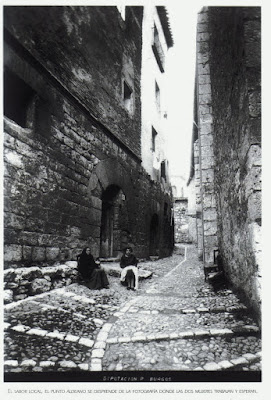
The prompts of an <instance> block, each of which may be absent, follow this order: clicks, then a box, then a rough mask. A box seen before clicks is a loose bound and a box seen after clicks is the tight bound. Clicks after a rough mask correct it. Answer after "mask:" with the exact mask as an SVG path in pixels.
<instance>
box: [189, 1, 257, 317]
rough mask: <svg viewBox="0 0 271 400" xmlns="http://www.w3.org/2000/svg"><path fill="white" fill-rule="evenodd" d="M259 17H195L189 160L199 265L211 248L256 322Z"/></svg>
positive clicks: (248, 12)
mask: <svg viewBox="0 0 271 400" xmlns="http://www.w3.org/2000/svg"><path fill="white" fill-rule="evenodd" d="M260 14H261V10H260V8H259V7H208V8H203V9H202V11H201V12H200V13H199V18H198V31H197V74H196V87H197V92H196V99H197V102H196V109H197V120H196V124H197V127H198V132H197V135H195V134H194V143H195V147H196V149H195V151H196V152H197V149H198V151H199V158H198V160H197V154H195V156H194V166H195V169H194V170H193V174H194V178H195V179H194V180H193V182H195V185H196V186H197V185H198V181H199V185H198V190H197V193H198V194H197V196H198V200H197V203H198V204H200V207H201V210H198V211H197V212H198V213H201V214H198V215H200V224H198V230H199V231H200V232H201V235H202V241H201V240H200V241H199V242H200V243H199V249H200V248H201V245H202V248H203V259H204V261H205V264H210V263H212V260H213V251H214V250H216V249H217V248H218V249H219V251H220V253H221V255H222V258H223V263H224V270H225V274H226V276H227V278H228V280H229V281H230V282H231V283H232V285H233V286H234V287H235V288H236V289H237V290H238V291H239V292H240V293H242V294H243V295H244V298H245V299H246V300H247V302H248V303H249V304H250V306H251V307H252V308H253V309H254V311H255V312H256V313H257V315H258V316H259V318H260V309H261V306H260V304H261V295H260V278H261V270H260V268H261V247H260V232H261V114H260V105H261V45H260V36H261V15H260ZM197 161H198V162H199V164H198V165H199V177H198V175H197V173H198V172H197ZM193 174H191V177H192V176H193ZM191 177H190V178H191ZM190 181H191V179H190ZM191 182H192V181H191Z"/></svg>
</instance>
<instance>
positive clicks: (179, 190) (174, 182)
mask: <svg viewBox="0 0 271 400" xmlns="http://www.w3.org/2000/svg"><path fill="white" fill-rule="evenodd" d="M170 182H171V186H172V194H173V215H174V241H175V243H190V242H191V238H190V237H189V230H188V222H189V217H188V198H187V186H186V180H185V178H184V176H182V175H171V176H170Z"/></svg>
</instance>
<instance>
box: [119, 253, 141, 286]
mask: <svg viewBox="0 0 271 400" xmlns="http://www.w3.org/2000/svg"><path fill="white" fill-rule="evenodd" d="M137 264H138V260H137V259H136V257H135V256H134V254H133V250H132V248H131V247H127V248H126V249H125V250H124V254H123V256H122V257H121V259H120V267H121V268H122V271H121V276H120V281H121V283H122V284H124V285H127V290H137V289H138V268H137Z"/></svg>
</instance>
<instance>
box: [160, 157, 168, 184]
mask: <svg viewBox="0 0 271 400" xmlns="http://www.w3.org/2000/svg"><path fill="white" fill-rule="evenodd" d="M161 178H164V179H165V181H166V180H167V176H166V162H165V161H162V162H161Z"/></svg>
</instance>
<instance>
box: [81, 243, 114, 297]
mask: <svg viewBox="0 0 271 400" xmlns="http://www.w3.org/2000/svg"><path fill="white" fill-rule="evenodd" d="M77 259H78V271H79V273H80V274H81V276H82V278H83V280H84V281H85V284H86V286H87V287H88V288H89V289H103V288H105V289H108V288H109V282H108V279H107V276H106V273H105V271H104V270H103V269H102V268H99V264H98V263H97V262H95V261H94V258H93V256H92V254H91V251H90V248H89V247H86V248H85V249H84V250H83V251H82V253H81V254H80V255H79V256H78V257H77Z"/></svg>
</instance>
